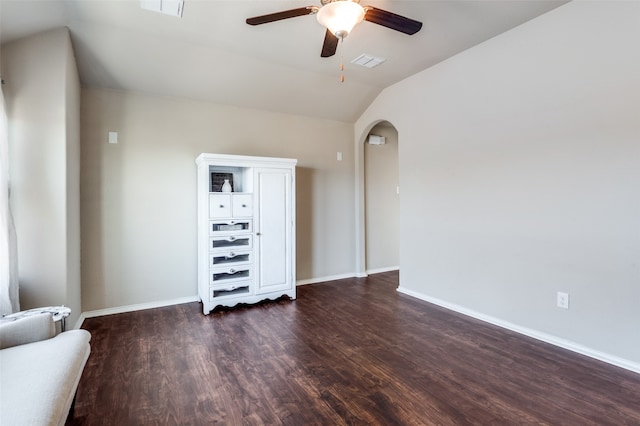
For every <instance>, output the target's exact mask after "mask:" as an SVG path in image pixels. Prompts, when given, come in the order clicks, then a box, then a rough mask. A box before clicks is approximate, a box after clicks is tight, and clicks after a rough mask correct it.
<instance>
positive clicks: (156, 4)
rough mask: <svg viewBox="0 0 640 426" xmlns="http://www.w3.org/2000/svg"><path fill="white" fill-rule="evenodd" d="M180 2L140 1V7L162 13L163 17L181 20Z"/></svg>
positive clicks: (181, 3)
mask: <svg viewBox="0 0 640 426" xmlns="http://www.w3.org/2000/svg"><path fill="white" fill-rule="evenodd" d="M183 6H184V1H182V0H140V7H142V8H143V9H145V10H151V11H153V12H160V13H164V14H165V15H171V16H177V17H178V18H182V7H183Z"/></svg>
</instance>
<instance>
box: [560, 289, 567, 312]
mask: <svg viewBox="0 0 640 426" xmlns="http://www.w3.org/2000/svg"><path fill="white" fill-rule="evenodd" d="M557 303H558V308H562V309H569V293H563V292H561V291H559V292H558V300H557Z"/></svg>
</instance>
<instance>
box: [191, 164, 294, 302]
mask: <svg viewBox="0 0 640 426" xmlns="http://www.w3.org/2000/svg"><path fill="white" fill-rule="evenodd" d="M196 164H197V170H198V180H197V183H198V187H197V193H198V194H197V195H198V296H199V297H200V300H201V301H202V305H203V307H202V309H203V312H204V313H205V314H208V313H209V312H210V311H211V310H212V309H213V308H215V307H216V306H220V305H221V306H234V305H236V304H238V303H256V302H259V301H261V300H264V299H275V298H278V297H280V296H283V295H287V296H289V297H290V298H292V299H295V297H296V288H295V165H296V160H293V159H283V158H268V157H248V156H239V155H222V154H201V155H199V156H198V158H197V159H196ZM225 179H226V180H228V181H230V183H232V188H233V191H234V192H230V193H229V192H220V187H221V185H220V183H221V182H223V181H224V180H225Z"/></svg>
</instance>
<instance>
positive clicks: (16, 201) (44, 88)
mask: <svg viewBox="0 0 640 426" xmlns="http://www.w3.org/2000/svg"><path fill="white" fill-rule="evenodd" d="M2 77H3V79H4V80H5V83H6V84H5V87H4V89H5V94H6V102H7V114H8V117H9V150H10V167H11V169H10V179H11V207H12V210H13V215H14V218H15V224H16V233H17V238H18V262H19V281H20V303H21V308H22V309H28V308H33V307H39V306H49V305H62V304H64V305H67V306H69V307H71V309H72V311H73V314H72V316H71V318H70V320H69V321H70V322H71V323H73V322H75V320H76V319H77V318H78V316H79V314H80V311H81V307H80V233H79V229H80V212H79V192H78V187H79V133H80V129H79V125H80V116H79V110H80V82H79V80H78V75H77V70H76V64H75V59H74V57H73V49H72V47H71V40H70V38H69V33H68V31H67V30H66V29H58V30H54V31H49V32H46V33H42V34H38V35H35V36H31V37H28V38H24V39H21V40H18V41H14V42H12V43H9V44H6V45H3V46H2Z"/></svg>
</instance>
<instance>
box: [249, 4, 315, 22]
mask: <svg viewBox="0 0 640 426" xmlns="http://www.w3.org/2000/svg"><path fill="white" fill-rule="evenodd" d="M317 12H318V7H316V6H307V7H299V8H297V9H291V10H283V11H282V12H276V13H270V14H268V15H261V16H255V17H253V18H248V19H247V24H249V25H260V24H268V23H269V22H275V21H280V20H282V19H289V18H295V17H296V16H304V15H313V14H314V13H317Z"/></svg>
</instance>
